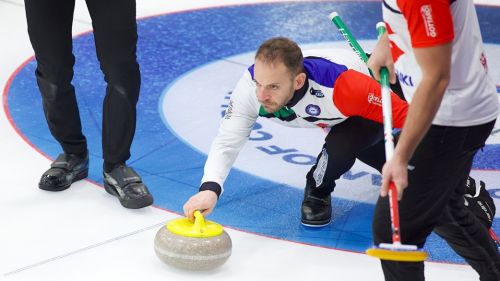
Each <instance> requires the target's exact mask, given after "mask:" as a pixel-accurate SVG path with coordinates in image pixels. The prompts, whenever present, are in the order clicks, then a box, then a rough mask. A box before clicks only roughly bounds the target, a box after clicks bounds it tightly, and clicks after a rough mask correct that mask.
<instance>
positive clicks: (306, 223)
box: [300, 218, 332, 228]
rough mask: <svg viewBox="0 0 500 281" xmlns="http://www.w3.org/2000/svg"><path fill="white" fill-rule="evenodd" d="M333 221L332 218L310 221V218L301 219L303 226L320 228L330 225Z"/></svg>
mask: <svg viewBox="0 0 500 281" xmlns="http://www.w3.org/2000/svg"><path fill="white" fill-rule="evenodd" d="M331 222H332V219H331V218H330V219H328V220H324V221H308V220H301V221H300V223H301V224H302V225H303V226H307V227H313V228H320V227H325V226H327V225H329V224H330V223H331Z"/></svg>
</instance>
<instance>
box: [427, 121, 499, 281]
mask: <svg viewBox="0 0 500 281" xmlns="http://www.w3.org/2000/svg"><path fill="white" fill-rule="evenodd" d="M493 125H494V122H491V123H488V124H485V125H482V126H474V127H471V128H470V129H469V131H468V134H467V138H466V141H465V143H464V147H463V155H464V157H465V158H466V160H465V161H464V165H463V168H462V169H461V171H459V173H460V174H461V177H463V175H468V174H469V172H470V169H471V166H472V160H473V158H474V155H475V154H476V152H477V150H478V149H479V148H481V147H482V146H484V142H485V140H486V139H487V138H488V136H489V134H490V133H491V130H492V128H493ZM466 180H467V177H465V180H463V181H461V182H460V183H459V184H458V185H457V186H456V188H455V190H454V191H453V193H452V195H451V197H450V201H449V203H448V206H447V208H446V209H445V211H444V212H443V215H442V216H441V218H440V220H439V221H438V225H437V226H436V228H435V229H434V231H435V232H436V233H437V234H438V235H440V236H441V237H443V238H444V239H445V240H446V242H447V243H448V244H449V245H450V246H451V247H452V248H453V249H454V250H455V252H457V253H458V254H459V255H460V256H462V257H463V258H464V259H465V260H466V261H467V262H468V263H469V264H470V265H471V266H472V267H473V268H474V269H475V270H476V271H477V272H478V273H479V276H480V279H481V280H482V281H485V280H500V254H499V253H498V249H497V247H496V245H495V242H494V241H493V239H491V237H490V236H489V232H488V229H487V228H486V227H485V224H483V223H482V222H481V221H480V220H479V219H478V218H477V216H476V215H475V214H474V213H473V212H472V211H471V210H470V209H468V208H467V207H466V206H465V205H464V191H465V189H464V186H465V181H466Z"/></svg>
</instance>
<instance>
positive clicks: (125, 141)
mask: <svg viewBox="0 0 500 281" xmlns="http://www.w3.org/2000/svg"><path fill="white" fill-rule="evenodd" d="M86 2H87V7H88V9H89V12H90V16H91V18H92V26H93V27H94V38H95V42H96V49H97V56H98V59H99V62H100V64H101V69H102V71H103V72H104V79H105V80H106V82H107V88H106V97H105V99H104V105H103V125H102V149H103V158H104V187H105V189H106V191H107V192H108V193H110V194H112V195H114V196H116V197H118V198H119V200H120V203H121V204H122V206H124V207H126V208H133V209H136V208H142V207H146V206H149V205H151V204H152V203H153V197H152V196H151V194H150V193H149V191H148V189H147V187H146V185H144V183H143V182H142V179H141V177H140V176H139V175H138V174H137V173H136V172H135V171H134V170H133V169H132V168H130V167H128V166H126V164H125V162H126V161H127V160H128V159H129V158H130V146H131V144H132V140H133V138H134V134H135V125H136V105H137V101H138V98H139V90H140V84H141V76H140V72H139V65H138V63H137V58H136V49H137V24H136V19H135V16H136V4H135V0H106V1H101V0H87V1H86Z"/></svg>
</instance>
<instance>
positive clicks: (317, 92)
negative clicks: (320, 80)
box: [309, 87, 325, 98]
mask: <svg viewBox="0 0 500 281" xmlns="http://www.w3.org/2000/svg"><path fill="white" fill-rule="evenodd" d="M309 93H311V95H313V96H316V97H317V98H324V97H325V95H323V92H321V90H315V89H314V88H313V87H311V89H310V90H309Z"/></svg>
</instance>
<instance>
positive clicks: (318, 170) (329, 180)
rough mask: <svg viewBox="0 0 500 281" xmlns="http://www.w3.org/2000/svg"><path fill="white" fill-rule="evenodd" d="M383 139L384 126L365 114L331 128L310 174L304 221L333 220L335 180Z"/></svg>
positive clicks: (319, 223) (322, 222)
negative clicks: (367, 117)
mask: <svg viewBox="0 0 500 281" xmlns="http://www.w3.org/2000/svg"><path fill="white" fill-rule="evenodd" d="M382 138H383V130H382V125H381V124H378V123H376V122H373V121H370V120H367V119H363V118H361V117H350V118H348V119H347V120H345V121H344V122H342V123H340V124H338V125H335V126H334V127H333V128H332V129H331V131H330V132H329V133H328V135H327V137H326V138H325V144H324V145H323V149H322V151H321V153H320V154H319V155H318V158H317V160H316V164H315V165H314V166H313V167H312V168H311V170H310V171H309V172H308V173H307V176H306V188H305V190H304V200H303V202H302V207H301V218H302V223H303V224H305V225H308V226H324V225H326V224H328V223H330V220H331V214H332V206H331V195H330V194H331V193H332V191H333V189H334V188H335V181H336V180H337V179H339V178H340V176H342V174H344V173H345V172H347V171H349V169H350V168H351V167H352V165H353V164H354V162H355V161H356V157H358V155H359V154H360V153H361V152H362V151H364V150H365V149H367V148H368V147H370V146H373V145H374V144H376V143H378V142H379V141H380V140H381V139H382Z"/></svg>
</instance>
